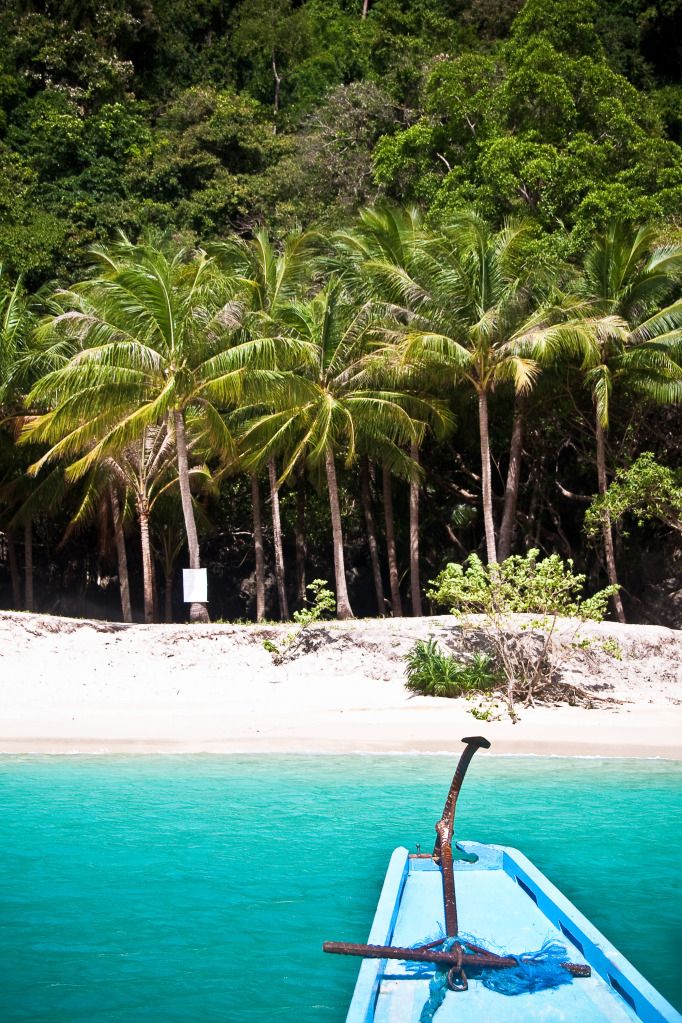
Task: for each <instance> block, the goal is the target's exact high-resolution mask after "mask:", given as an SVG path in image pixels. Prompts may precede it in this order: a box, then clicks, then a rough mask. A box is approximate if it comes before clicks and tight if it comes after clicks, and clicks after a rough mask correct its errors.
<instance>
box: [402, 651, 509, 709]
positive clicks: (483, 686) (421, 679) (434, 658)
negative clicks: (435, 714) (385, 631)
mask: <svg viewBox="0 0 682 1023" xmlns="http://www.w3.org/2000/svg"><path fill="white" fill-rule="evenodd" d="M405 660H406V662H407V682H406V685H407V688H408V689H409V690H410V691H411V692H413V693H421V694H422V695H423V696H449V697H455V696H464V695H466V694H469V693H479V692H483V691H486V690H490V689H492V688H493V686H494V685H495V683H496V682H497V681H498V673H497V672H496V670H495V666H494V661H493V658H492V657H491V656H490V655H489V654H484V653H478V654H474V655H473V657H472V658H471V660H469V661H458V660H456V659H455V658H454V657H451V656H450V655H449V654H444V653H442V652H441V651H440V650H439V648H438V644H437V643H436V641H435V639H433V637H432V638H431V639H428V640H426V641H424V640H421V639H419V640H417V642H416V643H415V644H414V646H413V647H412V649H411V650H410V652H409V653H408V654H407V655H406V657H405Z"/></svg>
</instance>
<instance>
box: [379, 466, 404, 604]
mask: <svg viewBox="0 0 682 1023" xmlns="http://www.w3.org/2000/svg"><path fill="white" fill-rule="evenodd" d="M383 484H384V487H383V490H384V519H385V521H386V550H387V553H388V579H389V583H390V586H391V611H392V614H393V617H394V618H402V614H403V605H402V602H401V600H400V580H399V578H398V558H397V556H396V551H395V526H394V522H393V494H392V493H391V474H390V472H389V471H388V469H387V468H386V466H384V469H383Z"/></svg>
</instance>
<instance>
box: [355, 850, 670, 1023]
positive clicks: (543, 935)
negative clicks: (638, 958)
mask: <svg viewBox="0 0 682 1023" xmlns="http://www.w3.org/2000/svg"><path fill="white" fill-rule="evenodd" d="M460 846H461V848H463V849H464V850H465V851H466V852H468V853H475V854H476V855H477V856H478V860H477V862H475V863H464V862H456V863H455V888H456V895H457V908H458V916H459V930H460V934H461V935H462V936H469V937H470V938H471V939H472V940H475V941H476V942H477V943H478V944H480V945H483V946H484V947H486V948H488V949H490V950H492V951H495V952H511V953H523V952H532V951H535V950H537V949H539V948H540V947H541V946H542V944H543V942H544V941H546V940H547V939H552V940H555V941H560V942H562V943H563V944H564V945H565V946H566V949H567V952H568V957H569V958H570V959H571V961H572V962H575V963H587V964H589V966H590V967H591V968H592V976H591V977H589V978H579V979H575V980H573V982H572V983H570V984H566V985H562V986H561V987H558V988H553V989H550V990H545V991H538V992H534V993H533V994H521V995H514V996H507V995H503V994H499V993H498V992H495V991H491V990H489V989H488V988H486V987H484V986H483V984H482V983H481V982H480V981H478V980H476V978H475V977H474V978H473V979H471V980H470V982H469V988H468V990H467V991H466V992H449V993H448V995H447V997H446V999H445V1002H444V1003H443V1005H442V1006H441V1007H440V1008H439V1009H438V1012H437V1014H436V1023H455V1021H456V1023H488V1021H489V1023H534V1021H536V1020H537V1021H542V1023H569V1021H575V1023H603V1021H609V1023H632V1021H633V1020H640V1021H642V1023H682V1015H680V1013H678V1012H677V1011H676V1010H675V1009H674V1008H673V1007H672V1006H671V1005H670V1004H669V1003H668V1002H666V1001H665V999H664V998H662V996H661V995H660V994H658V992H657V991H656V990H655V989H654V988H653V987H652V986H651V985H650V984H649V983H648V982H647V981H646V980H645V978H644V977H642V976H641V974H639V973H638V972H637V970H635V968H634V967H633V966H632V965H631V964H630V963H629V962H628V961H627V960H626V959H625V957H624V956H622V955H621V954H620V953H619V952H618V951H617V950H616V949H615V948H613V946H612V945H611V944H610V942H609V941H608V940H607V939H606V938H605V937H604V935H602V934H601V933H600V932H599V931H598V930H597V929H596V928H595V927H593V925H592V924H591V923H590V922H589V921H588V920H587V919H586V918H585V917H584V916H583V915H582V914H581V913H580V912H579V911H578V910H577V909H576V907H575V906H573V904H572V903H571V902H569V900H568V899H567V898H566V897H565V896H564V895H563V894H562V893H561V892H560V891H559V890H558V889H557V888H556V887H555V886H554V885H553V884H552V883H551V882H550V881H549V880H548V879H547V878H546V877H545V876H544V875H543V874H542V873H541V872H540V871H539V870H537V868H536V867H535V866H534V865H533V864H532V863H531V862H530V861H529V860H528V859H527V858H526V857H525V856H523V854H522V853H520V852H518V850H516V849H511V848H507V847H502V846H489V845H480V844H478V843H473V842H466V843H460ZM442 934H444V915H443V898H442V883H441V873H440V870H439V868H438V866H437V865H436V864H435V863H434V862H433V860H432V859H431V857H430V856H414V855H410V854H408V851H407V850H406V849H403V848H399V849H396V850H395V852H394V853H393V856H392V857H391V861H390V864H389V868H388V871H387V874H386V878H385V881H384V885H383V888H382V892H381V896H380V898H379V903H378V906H377V911H376V915H375V917H374V922H373V924H372V929H371V931H370V935H369V938H368V944H373V945H393V946H399V947H410V946H412V945H415V944H417V943H423V942H428V941H430V940H433V939H435V938H437V937H439V936H440V935H442ZM428 994H429V977H428V976H424V974H423V972H420V973H419V974H416V973H415V969H414V964H412V965H410V964H408V963H404V962H401V961H391V960H385V959H380V960H365V961H363V963H362V966H361V968H360V972H359V975H358V980H357V984H356V987H355V992H354V995H353V999H352V1001H351V1005H350V1009H349V1012H348V1015H347V1018H346V1023H418V1020H419V1016H420V1013H421V1010H422V1008H423V1006H424V1004H425V1002H426V1000H427V998H428Z"/></svg>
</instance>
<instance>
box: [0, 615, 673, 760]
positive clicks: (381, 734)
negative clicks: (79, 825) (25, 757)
mask: <svg viewBox="0 0 682 1023" xmlns="http://www.w3.org/2000/svg"><path fill="white" fill-rule="evenodd" d="M289 631H290V629H288V628H287V627H285V626H282V627H276V626H261V627H255V626H230V625H216V626H178V625H172V626H161V625H159V626H142V625H133V626H121V625H118V624H114V623H105V622H95V621H75V620H71V619H60V618H55V617H50V616H40V615H26V614H15V613H12V612H0V752H2V753H30V752H35V753H122V752H135V753H196V752H213V753H263V754H267V753H275V752H277V753H284V752H296V753H303V752H310V753H350V752H362V751H368V752H393V751H399V752H408V751H415V752H434V753H435V752H440V751H456V750H459V749H460V745H461V744H460V740H461V738H462V736H464V735H470V734H479V733H482V734H484V735H486V736H487V737H488V738H489V739H490V740H491V742H492V743H493V750H492V752H495V753H501V754H510V753H524V754H528V753H536V754H542V755H548V754H557V755H570V756H574V755H585V756H599V755H601V756H616V757H618V756H630V757H656V756H659V757H664V758H674V759H682V633H680V632H677V631H673V630H670V629H664V628H658V627H653V626H620V625H614V624H611V623H608V624H606V623H604V624H602V625H598V626H596V625H590V626H585V627H581V629H580V636H579V638H578V642H576V635H575V626H574V623H572V624H571V625H570V627H569V626H566V629H565V635H564V637H563V642H564V646H565V661H566V670H567V672H568V673H569V674H570V675H571V677H573V678H575V679H577V680H579V681H580V683H581V684H582V685H586V686H588V687H590V686H591V687H593V689H594V692H595V694H596V695H608V696H611V697H613V698H615V699H617V700H619V701H621V702H619V703H617V704H598V705H597V706H596V707H595V708H594V709H584V708H579V707H571V706H568V705H565V704H564V705H561V706H557V707H537V708H529V709H527V710H522V711H521V719H520V721H518V722H517V723H516V724H514V723H512V722H511V721H510V720H509V718H508V717H507V716H505V715H503V716H502V719H501V720H495V721H479V720H476V719H475V718H474V717H473V716H472V715H471V713H470V709H471V706H470V704H468V703H467V701H465V700H446V699H435V698H431V697H423V696H413V695H411V694H410V693H409V691H408V690H406V688H405V686H404V665H403V661H402V657H403V655H404V653H405V652H406V651H407V650H408V649H409V648H410V646H411V645H412V643H413V642H414V640H415V638H426V637H428V636H429V635H435V636H436V637H437V638H438V639H439V641H440V642H441V644H442V645H443V647H444V648H449V649H466V648H467V647H468V645H469V644H470V643H471V637H470V635H468V634H467V633H466V632H465V631H463V630H462V629H461V627H460V626H459V625H458V624H457V623H456V622H455V620H454V619H452V618H425V619H394V620H383V621H363V622H350V623H343V624H341V623H324V624H320V625H318V626H314V627H312V629H310V630H307V634H306V637H305V643H301V642H300V641H298V640H297V644H298V650H297V651H295V655H294V653H292V654H291V655H289V654H287V656H286V657H285V659H284V661H283V663H280V664H275V663H274V662H273V658H272V656H271V654H270V653H269V652H268V651H267V650H266V649H265V648H264V645H263V643H264V640H265V639H271V640H273V641H275V642H277V643H279V644H280V645H282V644H283V642H284V640H285V638H286V635H287V633H288V632H289ZM607 640H608V643H607V647H608V648H609V650H613V649H616V650H617V656H614V655H613V653H607V652H606V650H605V649H604V648H603V646H602V644H603V642H605V641H607ZM614 644H615V646H614Z"/></svg>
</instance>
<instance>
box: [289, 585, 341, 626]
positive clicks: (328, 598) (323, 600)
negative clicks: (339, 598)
mask: <svg viewBox="0 0 682 1023" xmlns="http://www.w3.org/2000/svg"><path fill="white" fill-rule="evenodd" d="M306 590H310V593H311V596H312V603H311V606H310V607H304V608H302V609H301V610H300V611H294V614H293V619H294V621H295V622H296V623H297V624H298V625H310V624H311V622H319V620H320V619H321V618H324V617H326V616H329V617H333V615H334V614H335V612H336V598H335V597H334V594H333V592H332V591H331V590H330V589H329V584H328V583H327V580H326V579H313V581H312V582H311V583H308V585H307V586H306Z"/></svg>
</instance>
